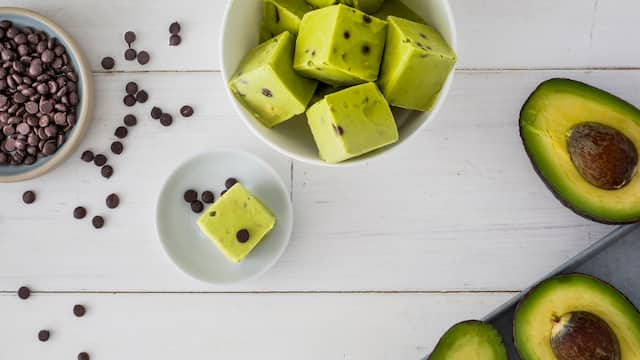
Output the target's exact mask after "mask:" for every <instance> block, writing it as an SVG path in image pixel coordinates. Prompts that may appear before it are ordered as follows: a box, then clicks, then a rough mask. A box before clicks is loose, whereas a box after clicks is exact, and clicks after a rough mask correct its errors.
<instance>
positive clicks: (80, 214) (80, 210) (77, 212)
mask: <svg viewBox="0 0 640 360" xmlns="http://www.w3.org/2000/svg"><path fill="white" fill-rule="evenodd" d="M85 216H87V209H85V208H84V207H82V206H78V207H76V208H75V209H73V217H74V218H76V219H78V220H79V219H84V217H85Z"/></svg>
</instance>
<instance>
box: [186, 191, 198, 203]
mask: <svg viewBox="0 0 640 360" xmlns="http://www.w3.org/2000/svg"><path fill="white" fill-rule="evenodd" d="M182 197H183V198H184V201H186V202H188V203H192V202H194V201H196V200H198V192H197V191H195V190H193V189H189V190H187V191H185V192H184V195H183V196H182Z"/></svg>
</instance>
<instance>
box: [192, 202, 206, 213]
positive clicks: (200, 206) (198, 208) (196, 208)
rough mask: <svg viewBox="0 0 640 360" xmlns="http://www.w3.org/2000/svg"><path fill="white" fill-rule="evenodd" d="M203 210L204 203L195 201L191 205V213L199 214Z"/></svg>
mask: <svg viewBox="0 0 640 360" xmlns="http://www.w3.org/2000/svg"><path fill="white" fill-rule="evenodd" d="M202 210H204V204H202V201H200V200H195V201H193V202H192V203H191V211H193V212H194V213H196V214H199V213H201V212H202Z"/></svg>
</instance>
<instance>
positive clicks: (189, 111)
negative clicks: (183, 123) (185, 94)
mask: <svg viewBox="0 0 640 360" xmlns="http://www.w3.org/2000/svg"><path fill="white" fill-rule="evenodd" d="M180 115H182V117H191V116H192V115H193V108H192V107H191V106H189V105H185V106H183V107H181V108H180Z"/></svg>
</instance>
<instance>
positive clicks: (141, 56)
mask: <svg viewBox="0 0 640 360" xmlns="http://www.w3.org/2000/svg"><path fill="white" fill-rule="evenodd" d="M150 59H151V56H149V53H148V52H146V51H144V50H142V51H140V52H139V53H138V64H140V65H146V64H147V63H149V60H150Z"/></svg>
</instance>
